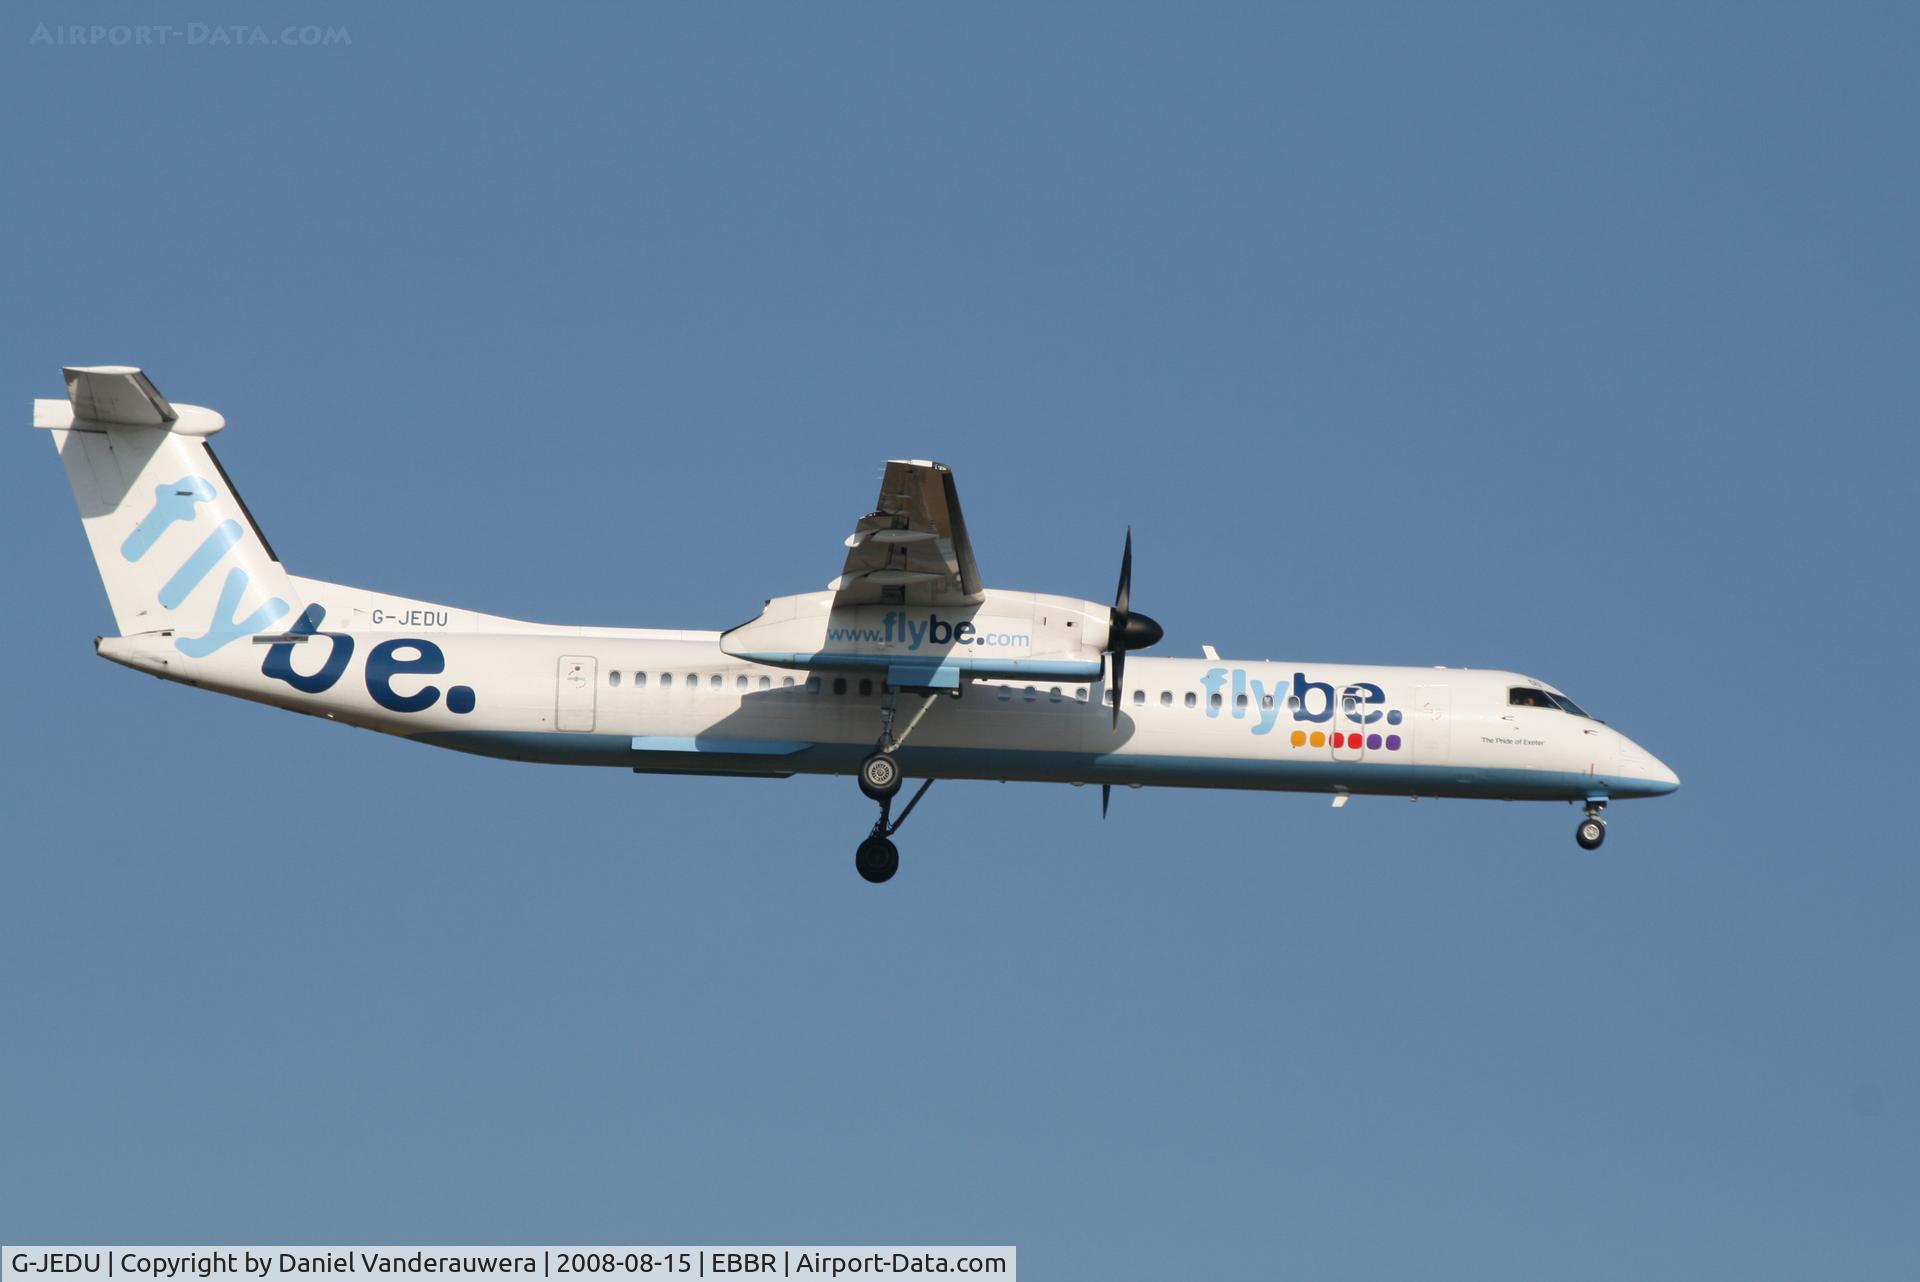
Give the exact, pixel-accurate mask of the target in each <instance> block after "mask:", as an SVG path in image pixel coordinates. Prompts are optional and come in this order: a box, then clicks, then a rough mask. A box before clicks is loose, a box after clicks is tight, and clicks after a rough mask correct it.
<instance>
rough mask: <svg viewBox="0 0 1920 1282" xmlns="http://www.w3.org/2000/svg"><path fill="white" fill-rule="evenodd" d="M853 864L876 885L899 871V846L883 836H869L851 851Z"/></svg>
mask: <svg viewBox="0 0 1920 1282" xmlns="http://www.w3.org/2000/svg"><path fill="white" fill-rule="evenodd" d="M853 866H854V867H855V868H856V869H858V870H859V872H860V875H861V876H862V877H865V878H866V879H867V880H868V881H870V882H872V883H873V884H874V885H876V886H877V885H879V884H880V883H881V882H883V881H887V880H889V879H890V878H891V877H892V876H893V874H895V873H897V872H899V871H900V848H899V847H898V846H895V845H894V844H893V843H892V842H891V841H888V840H887V839H886V838H885V837H869V838H867V839H866V840H865V841H863V842H861V843H860V848H859V849H858V850H856V851H854V852H853Z"/></svg>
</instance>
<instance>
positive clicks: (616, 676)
mask: <svg viewBox="0 0 1920 1282" xmlns="http://www.w3.org/2000/svg"><path fill="white" fill-rule="evenodd" d="M607 684H608V685H610V686H612V687H613V688H614V689H616V690H618V689H619V688H620V669H618V668H609V669H608V670H607Z"/></svg>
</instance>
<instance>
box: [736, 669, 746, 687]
mask: <svg viewBox="0 0 1920 1282" xmlns="http://www.w3.org/2000/svg"><path fill="white" fill-rule="evenodd" d="M733 688H734V689H736V690H744V689H746V688H747V674H746V673H744V672H742V673H741V674H740V675H739V676H737V677H735V678H734V679H733Z"/></svg>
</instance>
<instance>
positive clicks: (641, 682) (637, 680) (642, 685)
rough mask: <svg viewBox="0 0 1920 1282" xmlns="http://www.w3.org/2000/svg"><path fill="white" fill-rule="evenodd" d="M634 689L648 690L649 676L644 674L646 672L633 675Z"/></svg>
mask: <svg viewBox="0 0 1920 1282" xmlns="http://www.w3.org/2000/svg"><path fill="white" fill-rule="evenodd" d="M633 688H634V689H636V690H644V689H646V688H647V674H646V673H644V672H636V673H634V674H633Z"/></svg>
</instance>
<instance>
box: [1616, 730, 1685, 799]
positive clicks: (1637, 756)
mask: <svg viewBox="0 0 1920 1282" xmlns="http://www.w3.org/2000/svg"><path fill="white" fill-rule="evenodd" d="M1620 773H1621V774H1623V775H1627V776H1628V777H1629V778H1630V779H1631V780H1632V785H1633V787H1634V789H1635V791H1637V792H1639V793H1640V794H1641V795H1642V796H1647V797H1664V796H1666V795H1667V794H1668V793H1670V792H1673V791H1675V790H1676V789H1678V788H1679V787H1680V776H1679V775H1677V774H1675V773H1674V770H1673V767H1672V766H1669V765H1668V764H1667V763H1666V762H1664V761H1662V760H1660V758H1658V757H1656V756H1654V755H1653V754H1652V753H1651V752H1648V751H1647V750H1646V749H1645V748H1642V747H1641V746H1640V745H1639V744H1637V743H1635V742H1634V741H1633V740H1631V739H1629V738H1627V737H1626V736H1625V735H1621V736H1620Z"/></svg>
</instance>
